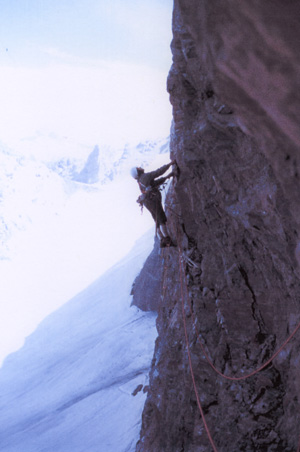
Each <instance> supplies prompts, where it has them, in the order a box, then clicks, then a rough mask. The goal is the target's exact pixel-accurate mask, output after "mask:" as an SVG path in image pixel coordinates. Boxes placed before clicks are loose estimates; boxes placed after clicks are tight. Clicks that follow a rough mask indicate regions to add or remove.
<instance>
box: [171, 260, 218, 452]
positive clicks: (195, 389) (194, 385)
mask: <svg viewBox="0 0 300 452" xmlns="http://www.w3.org/2000/svg"><path fill="white" fill-rule="evenodd" d="M180 254H181V253H180V252H179V253H178V260H179V269H180V289H181V308H182V317H183V324H184V334H185V341H186V348H187V353H188V359H189V366H190V371H191V376H192V380H193V387H194V392H195V395H196V400H197V405H198V408H199V411H200V414H201V417H202V421H203V424H204V428H205V431H206V433H207V436H208V439H209V442H210V444H211V446H212V448H213V450H214V452H218V451H217V448H216V446H215V443H214V441H213V439H212V436H211V433H210V430H209V428H208V425H207V422H206V419H205V416H204V412H203V408H202V405H201V402H200V398H199V394H198V390H197V386H196V380H195V374H194V371H193V365H192V359H191V353H190V348H189V340H188V334H187V326H186V318H185V312H184V294H183V281H182V279H183V278H182V273H183V271H182V266H181V264H182V262H181V258H180Z"/></svg>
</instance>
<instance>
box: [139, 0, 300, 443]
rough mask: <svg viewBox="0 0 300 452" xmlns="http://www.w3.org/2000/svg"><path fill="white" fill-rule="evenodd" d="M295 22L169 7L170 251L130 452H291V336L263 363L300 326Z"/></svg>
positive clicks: (220, 9) (257, 11) (295, 372)
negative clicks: (175, 172) (173, 163)
mask: <svg viewBox="0 0 300 452" xmlns="http://www.w3.org/2000/svg"><path fill="white" fill-rule="evenodd" d="M298 9H299V6H298V5H297V2H295V1H289V2H288V3H285V4H283V3H282V2H280V1H277V0H276V1H272V2H271V1H264V2H258V1H256V0H250V1H248V2H247V3H245V2H240V3H238V4H237V3H236V2H235V3H233V2H230V1H225V2H222V4H221V3H220V2H217V1H216V0H201V1H199V0H175V1H174V13H173V35H174V38H173V42H172V52H173V65H172V68H171V70H170V73H169V77H168V90H169V93H170V99H171V102H172V105H173V116H174V121H173V125H172V133H171V156H172V158H176V160H177V162H178V164H179V167H180V177H179V178H178V179H177V180H176V181H175V182H174V184H173V185H172V186H171V188H170V190H169V193H168V196H167V200H166V211H167V215H168V224H169V228H170V230H171V232H172V235H173V237H174V239H176V241H177V243H178V247H177V249H166V250H164V251H163V252H162V258H163V260H161V262H162V268H161V279H162V284H161V291H160V298H161V299H160V302H159V307H158V312H159V315H158V320H157V328H158V332H159V336H158V339H157V341H156V348H155V353H154V359H153V364H152V370H151V378H150V387H149V392H148V398H147V401H146V404H145V408H144V412H143V424H142V430H141V436H140V441H139V442H138V444H137V449H136V450H137V451H138V452H200V451H201V452H203V451H211V450H212V448H213V447H215V450H218V451H223V452H232V451H247V452H250V451H261V452H265V451H285V452H288V451H290V452H292V451H296V450H297V447H298V443H299V436H300V431H299V427H298V426H299V414H298V413H299V408H300V407H299V399H298V394H299V391H300V380H299V377H298V376H299V371H300V369H299V366H300V364H299V358H298V355H299V349H300V332H298V335H297V334H295V336H294V337H293V338H292V339H291V340H290V341H289V343H288V344H286V346H285V347H284V348H283V349H282V350H281V351H280V353H279V354H278V355H277V356H276V357H275V358H274V359H272V358H273V356H274V354H275V353H276V352H277V351H278V350H279V349H280V347H281V346H282V344H284V342H285V341H286V339H287V338H288V337H289V336H290V335H291V333H292V332H293V331H295V328H296V327H297V325H298V322H299V321H300V316H299V306H300V300H299V293H300V291H299V289H300V281H299V256H300V251H299V250H300V246H299V232H300V229H299V215H300V208H299V202H298V198H299V195H298V193H299V189H300V187H299V158H300V157H299V156H300V154H299V141H300V128H299V125H298V117H299V112H300V109H299V83H300V51H299V49H300V46H299V41H300V33H299V30H300V27H299V25H300V24H299V17H300V16H299V14H298V12H297V11H298ZM157 258H158V259H159V256H158V257H157ZM160 259H161V258H160ZM149 290H151V288H150V289H149ZM155 296H156V297H158V295H157V294H156V295H155ZM184 319H185V321H184ZM185 324H186V331H187V333H186V335H187V343H188V350H189V354H188V352H187V345H186V338H185V329H184V325H185ZM204 351H205V354H204ZM205 355H206V356H205ZM189 357H190V362H189ZM265 363H269V364H268V365H267V366H265V367H264V368H262V369H261V370H260V371H259V372H257V373H255V374H254V375H252V376H251V377H249V378H246V379H244V380H234V378H237V377H240V376H244V375H247V374H250V373H252V372H253V371H255V370H257V369H260V368H261V367H262V366H263V365H264V364H265ZM213 367H214V368H213ZM191 368H192V371H193V375H194V381H195V388H194V387H193V379H192V374H191ZM216 370H217V371H218V372H219V374H218V373H217V372H216ZM220 374H223V375H225V377H233V379H232V380H230V379H228V378H224V376H221V375H220ZM197 399H199V400H197ZM199 403H200V405H201V407H202V410H203V413H202V414H204V417H205V422H206V423H207V429H208V430H209V433H210V435H211V438H212V442H213V444H214V446H212V443H211V442H210V441H209V438H208V432H207V431H206V429H205V425H204V422H203V416H202V415H201V412H200V409H199Z"/></svg>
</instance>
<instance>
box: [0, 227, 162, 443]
mask: <svg viewBox="0 0 300 452" xmlns="http://www.w3.org/2000/svg"><path fill="white" fill-rule="evenodd" d="M153 234H154V231H153V229H152V230H151V231H150V232H148V233H147V234H146V235H145V236H144V237H143V238H142V239H140V240H139V241H138V242H137V244H136V245H135V247H134V248H133V249H132V251H131V252H130V254H129V255H128V256H127V257H126V258H125V259H123V260H122V261H121V262H120V263H119V264H117V265H116V266H114V267H113V268H112V269H111V270H109V271H108V272H107V273H105V274H104V275H103V276H101V277H100V278H99V279H98V280H96V281H95V282H94V283H93V284H92V285H91V286H89V287H88V288H87V289H86V290H84V291H83V292H81V293H80V294H79V295H77V296H76V297H75V298H73V299H72V300H70V301H69V302H68V303H67V304H65V305H64V306H63V307H61V308H60V309H59V310H57V311H56V312H55V313H53V314H51V315H50V316H48V317H47V318H46V319H45V320H44V321H43V322H42V323H41V324H40V325H39V327H38V328H37V330H36V331H35V332H34V333H33V334H32V335H31V336H30V337H28V338H27V339H26V342H25V345H24V347H23V348H22V349H21V350H19V351H18V352H16V353H14V354H11V355H10V356H9V357H7V358H6V360H5V361H4V364H3V367H2V368H1V369H0V388H1V392H0V450H1V452H131V451H134V450H135V444H136V441H137V439H138V434H139V429H140V421H141V413H142V408H143V404H144V401H145V397H146V394H145V393H144V392H143V390H140V391H139V392H137V394H136V395H133V394H132V393H133V392H134V390H135V389H136V388H137V387H138V385H143V388H144V387H145V385H146V384H147V376H148V369H149V367H150V363H151V358H152V355H153V347H154V340H155V337H156V328H155V320H156V315H155V314H153V313H145V312H142V311H139V310H138V309H137V308H135V307H130V303H131V296H130V291H131V286H132V282H133V280H134V278H135V277H136V275H137V274H138V272H139V270H140V269H141V267H142V265H143V262H144V261H145V259H146V258H147V256H148V254H149V252H150V250H151V248H152V246H153Z"/></svg>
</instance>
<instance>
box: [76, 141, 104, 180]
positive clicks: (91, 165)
mask: <svg viewBox="0 0 300 452" xmlns="http://www.w3.org/2000/svg"><path fill="white" fill-rule="evenodd" d="M99 155H100V151H99V147H98V146H95V147H94V149H93V151H92V152H91V153H90V155H89V156H88V159H87V161H86V163H85V165H84V167H83V169H82V170H81V171H80V173H79V174H78V173H75V174H74V176H73V178H72V179H73V180H75V181H77V182H83V183H84V184H95V183H96V182H98V181H99V169H100V162H99Z"/></svg>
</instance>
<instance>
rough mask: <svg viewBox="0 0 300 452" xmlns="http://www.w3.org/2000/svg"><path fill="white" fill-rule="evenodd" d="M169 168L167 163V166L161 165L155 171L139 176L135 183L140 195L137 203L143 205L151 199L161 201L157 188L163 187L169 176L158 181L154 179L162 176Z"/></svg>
mask: <svg viewBox="0 0 300 452" xmlns="http://www.w3.org/2000/svg"><path fill="white" fill-rule="evenodd" d="M170 166H171V164H170V163H168V164H167V165H163V166H162V167H161V168H158V169H157V170H155V171H151V172H149V173H142V174H140V175H139V177H138V179H137V181H138V184H139V187H140V190H141V192H142V194H141V195H140V196H139V198H138V199H137V202H139V203H140V204H143V203H144V202H145V200H151V198H152V199H154V198H157V197H158V198H159V199H161V195H160V191H159V187H160V186H161V185H163V184H164V183H165V182H166V180H167V179H169V177H170V176H171V174H169V175H168V176H166V177H160V178H159V179H156V178H157V177H159V176H161V175H162V174H164V173H165V172H166V171H167V170H168V169H169V168H170Z"/></svg>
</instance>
